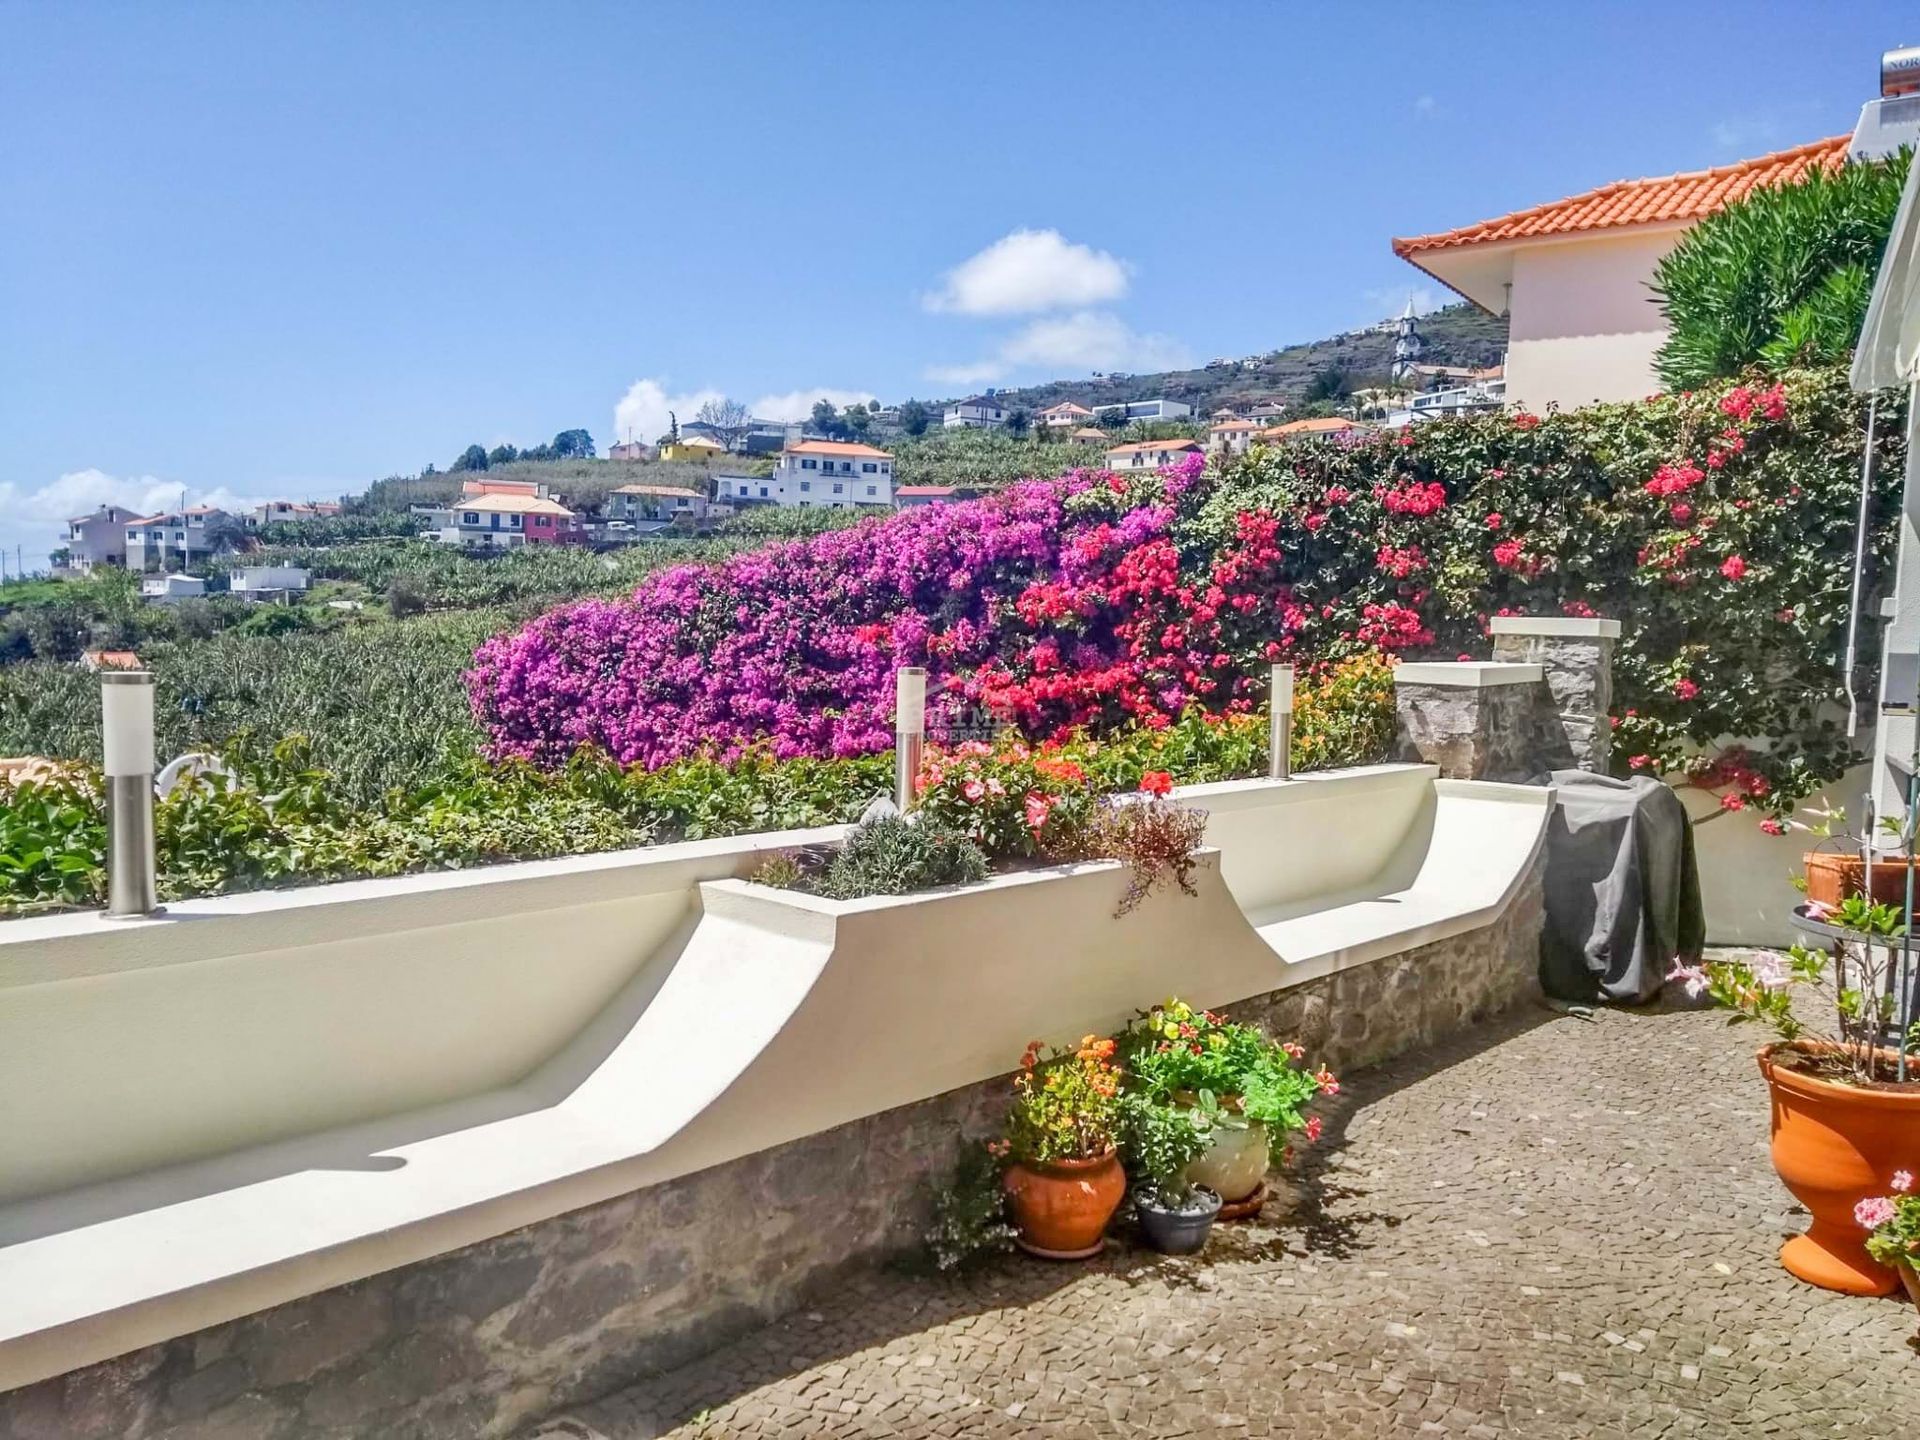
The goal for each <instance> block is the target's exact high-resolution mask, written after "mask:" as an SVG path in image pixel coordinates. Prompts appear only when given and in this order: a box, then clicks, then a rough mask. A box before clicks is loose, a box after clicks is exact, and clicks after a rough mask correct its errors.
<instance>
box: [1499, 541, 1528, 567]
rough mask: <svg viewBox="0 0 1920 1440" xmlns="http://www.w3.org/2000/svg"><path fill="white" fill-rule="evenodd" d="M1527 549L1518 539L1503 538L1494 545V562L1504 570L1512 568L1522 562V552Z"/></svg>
mask: <svg viewBox="0 0 1920 1440" xmlns="http://www.w3.org/2000/svg"><path fill="white" fill-rule="evenodd" d="M1524 549H1525V547H1524V546H1522V545H1521V543H1520V542H1519V541H1518V540H1502V541H1501V542H1500V543H1499V544H1498V545H1496V546H1494V547H1493V563H1494V564H1496V565H1498V566H1499V567H1500V568H1501V569H1502V570H1511V569H1513V568H1514V566H1516V565H1518V564H1519V563H1520V555H1521V552H1522V551H1523V550H1524Z"/></svg>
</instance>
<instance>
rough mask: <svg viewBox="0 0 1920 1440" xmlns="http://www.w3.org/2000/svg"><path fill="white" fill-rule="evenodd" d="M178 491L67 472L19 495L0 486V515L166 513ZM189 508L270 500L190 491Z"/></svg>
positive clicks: (102, 474) (139, 480) (153, 482)
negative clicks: (108, 508)
mask: <svg viewBox="0 0 1920 1440" xmlns="http://www.w3.org/2000/svg"><path fill="white" fill-rule="evenodd" d="M181 490H182V487H181V486H180V485H178V484H176V483H175V482H173V481H171V480H161V479H159V478H158V477H157V476H153V475H109V474H108V473H107V472H106V471H104V470H94V469H87V470H69V471H68V472H67V473H66V474H64V475H62V476H61V477H60V478H59V479H58V480H54V481H50V482H49V483H47V484H45V485H42V486H40V487H39V488H38V489H35V490H25V489H22V488H21V487H20V486H18V485H13V484H4V485H0V513H5V514H6V515H7V516H9V517H10V518H13V519H17V520H26V521H31V522H36V523H38V524H43V525H49V524H50V525H59V524H62V523H63V522H65V521H67V520H72V519H77V518H78V517H80V516H82V515H86V514H88V513H90V512H91V511H94V510H98V509H99V508H100V507H101V506H102V505H118V506H120V507H122V508H123V509H127V510H132V511H135V512H136V513H138V514H141V515H151V514H154V513H155V512H157V511H161V510H169V509H172V508H173V507H175V506H177V505H179V504H180V503H181V499H180V497H181ZM185 491H186V503H187V504H189V505H214V506H217V507H219V508H220V509H223V510H245V509H251V508H252V507H253V506H255V505H258V504H259V503H261V501H262V500H263V499H267V498H273V497H266V496H260V497H251V496H243V495H238V494H235V493H234V492H233V491H232V490H230V489H228V488H227V487H225V486H224V485H223V486H219V487H216V488H215V489H212V490H196V489H195V488H193V487H192V486H191V485H189V486H186V487H185Z"/></svg>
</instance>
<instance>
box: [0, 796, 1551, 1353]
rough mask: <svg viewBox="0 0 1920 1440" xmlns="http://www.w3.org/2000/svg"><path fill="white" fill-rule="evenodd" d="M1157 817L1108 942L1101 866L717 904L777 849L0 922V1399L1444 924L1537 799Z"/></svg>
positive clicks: (1325, 969)
mask: <svg viewBox="0 0 1920 1440" xmlns="http://www.w3.org/2000/svg"><path fill="white" fill-rule="evenodd" d="M1182 798H1184V799H1190V800H1192V801H1194V802H1196V803H1198V804H1201V805H1204V806H1206V807H1207V808H1208V809H1209V811H1210V816H1211V818H1210V822H1209V832H1208V841H1209V843H1210V844H1211V845H1214V846H1217V847H1218V850H1217V852H1215V851H1211V850H1210V851H1208V852H1206V853H1203V855H1202V856H1201V857H1199V861H1198V865H1197V869H1196V887H1197V889H1198V891H1199V893H1198V895H1197V896H1195V897H1192V898H1189V897H1185V896H1181V895H1178V894H1167V895H1162V896H1158V897H1155V898H1154V899H1152V900H1150V901H1148V903H1147V904H1145V905H1143V906H1142V907H1140V909H1139V910H1138V911H1137V912H1135V913H1134V914H1132V915H1130V916H1128V917H1126V918H1124V919H1117V918H1115V915H1114V910H1115V907H1116V905H1117V903H1118V901H1119V899H1120V897H1121V895H1122V894H1123V892H1124V890H1125V886H1126V876H1125V875H1124V873H1123V872H1122V870H1121V868H1120V867H1119V866H1117V865H1114V864H1112V863H1111V862H1105V863H1100V864H1093V865H1083V866H1074V867H1066V868H1063V869H1056V870H1042V871H1033V872H1026V873H1021V874H1014V875H1006V876H999V877H995V878H993V879H991V880H989V881H987V882H984V883H982V884H980V885H976V886H967V887H960V888H957V889H954V890H951V891H942V892H935V893H932V894H928V895H919V896H908V897H901V898H898V899H886V900H869V901H859V902H851V903H840V902H830V901H824V900H819V899H817V898H813V897H809V896H805V895H797V894H792V893H788V892H781V891H772V890H766V889H764V888H762V887H759V886H755V885H750V884H747V883H745V882H743V881H741V880H739V879H737V878H730V877H737V876H739V875H742V874H744V873H747V872H748V871H750V870H751V869H752V868H753V866H754V865H755V864H756V863H757V862H758V859H759V858H760V856H761V855H762V854H764V852H766V851H767V850H769V849H775V848H779V847H781V846H783V845H792V844H795V843H802V842H811V841H817V840H819V839H822V838H825V837H826V836H827V835H830V834H831V833H832V832H805V833H790V834H787V835H764V836H757V837H752V838H751V839H748V840H741V841H727V842H711V843H706V844H702V845H692V846H673V847H662V848H660V849H658V850H653V851H634V852H626V853H624V854H620V855H613V856H595V857H587V858H582V859H576V860H567V861H556V862H543V863H541V864H538V865H521V866H513V867H506V868H503V869H500V870H493V871H481V872H470V873H467V874H464V875H453V876H447V875H440V876H424V877H414V878H411V879H407V880H399V881H381V882H364V883H360V884H355V885H347V886H337V887H327V888H324V889H316V890H306V891H287V892H276V893H268V894H258V895H249V896H239V897H228V898H225V899H219V900H209V901H200V902H194V903H193V904H191V905H185V906H181V907H179V908H178V909H177V910H176V911H175V913H174V914H172V915H170V916H168V917H166V918H164V919H160V920H155V921H149V922H143V923H139V924H135V925H130V926H124V927H121V926H109V925H107V924H106V923H105V922H102V921H100V920H98V919H97V918H96V917H93V916H60V917H49V918H47V919H44V920H37V921H27V922H16V923H15V924H13V925H8V926H0V1015H4V1016H7V1017H8V1019H7V1021H6V1022H5V1023H6V1024H8V1025H9V1027H10V1028H7V1029H5V1030H0V1133H5V1134H6V1136H7V1138H8V1141H9V1165H8V1167H7V1183H8V1185H9V1192H10V1194H11V1196H12V1197H13V1202H12V1203H11V1204H8V1205H4V1206H0V1387H5V1386H10V1385H15V1384H21V1383H25V1382H27V1381H30V1380H33V1379H37V1378H41V1377H43V1376H45V1375H49V1374H54V1373H59V1372H60V1371H62V1370H66V1369H71V1368H74V1367H75V1366H77V1365H81V1364H85V1363H88V1362H90V1361H92V1360H96V1359H101V1358H105V1357H107V1356H109V1355H113V1354H118V1353H122V1352H124V1351H126V1350H129V1349H132V1348H135V1347H137V1346H139V1345H144V1344H148V1343H152V1342H153V1341H155V1340H158V1339H163V1338H166V1337H168V1336H171V1335H177V1334H183V1333H186V1332H188V1331H190V1330H194V1329H197V1328H200V1327H202V1326H204V1325H208V1324H212V1323H215V1322H217V1321H219V1320H223V1319H228V1318H232V1317H233V1316H236V1315H240V1314H244V1313H247V1312H249V1311H253V1310H258V1309H261V1308H264V1307H266V1306H268V1305H272V1304H276V1303H279V1302H281V1301H284V1300H287V1299H291V1298H294V1297H295V1296H298V1295H301V1294H307V1293H311V1292H313V1291H315V1290H319V1289H324V1288H327V1287H329V1286H333V1285H338V1284H342V1283H345V1282H346V1281H349V1280H353V1279H357V1278H360V1277H361V1276H364V1275H367V1274H370V1273H373V1272H375V1271H378V1270H384V1269H389V1268H392V1267H393V1266H396V1265H400V1264H405V1263H408V1262H410V1261H414V1260H419V1259H424V1258H427V1257H429V1256H431V1255H434V1254H438V1253H442V1252H444V1251H447V1250H450V1249H453V1248H456V1247H458V1246H461V1245H465V1244H469V1243H472V1242H473V1241H476V1240H480V1239H484V1238H486V1237H488V1236H491V1235H497V1234H500V1233H503V1232H505V1231H507V1230H511V1229H515V1228H518V1227H519V1226H522V1225H526V1224H530V1223H533V1222H535V1221H538V1220H541V1219H545V1218H548V1217H550V1216H552V1215H555V1214H559V1213H562V1212H563V1211H567V1210H572V1209H577V1208H579V1207H581V1206H585V1205H589V1204H593V1203H595V1202H597V1201H599V1200H603V1199H607V1198H609V1197H611V1196H614V1195H618V1194H622V1193H625V1192H627V1191H631V1190H634V1189H637V1188H640V1187H642V1186H646V1185H651V1184H656V1183H659V1182H661V1181H663V1180H668V1179H672V1178H675V1177H677V1176H680V1175H685V1174H689V1173H691V1172H693V1171H695V1170H699V1169H703V1168H706V1167H708V1166H711V1165H714V1164H717V1163H720V1162H722V1161H725V1160H729V1159H732V1158H735V1157H738V1156H740V1155H743V1154H748V1153H752V1152H755V1151H758V1150H763V1149H766V1148H769V1147H771V1146H774V1145H778V1144H781V1143H783V1142H785V1141H787V1140H791V1139H796V1138H799V1137H801V1136H804V1135H809V1134H814V1133H817V1132H819V1131H821V1130H825V1129H828V1128H831V1127H833V1126H836V1125H840V1124H844V1123H846V1122H847V1121H849V1120H853V1119H857V1118H859V1117H861V1116H864V1115H868V1114H873V1113H876V1112H879V1111H882V1110H886V1109H890V1108H892V1107H894V1106H898V1105H902V1104H906V1103H909V1102H912V1101H915V1100H920V1099H924V1098H928V1097H931V1096H933V1095H936V1094H940V1093H943V1092H945V1091H947V1090H950V1089H952V1088H954V1087H956V1086H960V1085H965V1084H968V1083H972V1082H976V1081H980V1080H984V1079H988V1078H991V1077H992V1076H995V1075H998V1074H1002V1073H1004V1072H1005V1070H1006V1069H1007V1068H1008V1066H1009V1065H1010V1064H1011V1063H1012V1060H1013V1059H1014V1057H1016V1056H1017V1055H1018V1054H1019V1051H1020V1049H1021V1048H1022V1046H1023V1045H1024V1044H1025V1042H1026V1041H1027V1040H1028V1039H1031V1038H1036V1037H1043V1038H1073V1037H1075V1036H1077V1035H1078V1034H1080V1033H1082V1032H1084V1031H1087V1030H1103V1029H1108V1028H1112V1027H1114V1026H1117V1025H1118V1024H1120V1023H1121V1022H1123V1021H1124V1020H1125V1019H1126V1018H1127V1017H1128V1015H1130V1014H1131V1013H1132V1012H1133V1011H1134V1010H1135V1009H1136V1008H1138V1007H1140V1006H1142V1005H1146V1004H1149V1003H1151V1002H1153V1001H1155V1000H1157V999H1160V998H1162V997H1164V996H1165V995H1168V994H1172V993H1179V994H1182V995H1185V996H1187V997H1189V998H1191V999H1193V1000H1195V1001H1197V1002H1199V1003H1202V1004H1208V1005H1219V1004H1226V1003H1229V1002H1232V1001H1234V1000H1238V999H1243V998H1246V997H1248V996H1251V995H1256V994H1262V993H1267V992H1271V991H1274V990H1279V989H1284V988H1286V987H1287V986H1289V985H1291V984H1295V983H1300V982H1302V981H1305V980H1308V979H1314V978H1318V977H1320V976H1323V975H1325V974H1327V973H1329V972H1330V971H1333V970H1338V969H1341V968H1344V967H1347V966H1351V965H1358V964H1364V963H1367V962H1368V961H1370V960H1371V959H1374V958H1377V957H1379V956H1381V955H1384V954H1389V953H1396V952H1400V951H1404V950H1408V949H1412V948H1414V947H1416V946H1418V945H1422V944H1425V943H1427V942H1429V941H1431V940H1435V939H1440V938H1445V937H1446V936H1448V935H1452V934H1457V933H1462V932H1464V931H1466V930H1470V929H1473V928H1476V927H1478V926H1480V925H1483V924H1486V923H1489V922H1490V921H1491V920H1492V919H1493V918H1496V917H1497V915H1498V914H1499V913H1500V910H1501V908H1502V907H1503V906H1504V905H1505V904H1506V903H1507V901H1508V900H1509V899H1510V898H1511V896H1512V894H1513V893H1514V892H1515V891H1516V890H1517V888H1518V887H1519V885H1520V884H1521V883H1522V882H1523V880H1524V879H1525V877H1526V876H1527V875H1528V874H1529V873H1530V872H1531V870H1532V867H1533V864H1534V861H1535V857H1536V856H1537V854H1538V851H1539V846H1540V844H1541V841H1542V837H1543V836H1544V833H1545V828H1546V817H1547V813H1548V807H1549V804H1550V792H1548V791H1545V790H1535V789H1527V788H1525V787H1517V786H1503V785H1475V784H1466V783H1462V782H1448V781H1439V782H1436V780H1435V779H1434V771H1433V769H1432V768H1431V767H1428V766H1420V765H1409V766H1384V767H1375V768H1372V769H1369V770H1360V771H1351V772H1336V773H1330V774H1323V775H1315V776H1310V777H1307V778H1304V779H1302V780H1298V781H1289V782H1273V781H1247V782H1236V783H1234V784H1231V785H1223V786H1207V787H1199V788H1196V789H1194V790H1190V791H1186V792H1182ZM15 1014H18V1015H19V1016H21V1017H27V1018H23V1019H20V1020H18V1021H15V1020H14V1019H13V1018H12V1017H13V1016H14V1015H15ZM35 1020H37V1024H38V1026H40V1027H45V1028H48V1029H50V1030H51V1031H52V1032H53V1033H52V1034H51V1035H42V1034H40V1033H39V1031H38V1029H37V1028H36V1024H35V1023H30V1021H35ZM29 1070H31V1071H32V1072H33V1073H31V1074H30V1073H29ZM89 1181H91V1182H94V1183H88V1182H89Z"/></svg>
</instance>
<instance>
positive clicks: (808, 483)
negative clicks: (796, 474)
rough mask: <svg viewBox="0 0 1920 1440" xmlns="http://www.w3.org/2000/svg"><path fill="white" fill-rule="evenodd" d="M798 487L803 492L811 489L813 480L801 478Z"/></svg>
mask: <svg viewBox="0 0 1920 1440" xmlns="http://www.w3.org/2000/svg"><path fill="white" fill-rule="evenodd" d="M800 489H801V491H802V493H805V492H806V491H808V490H811V489H813V482H812V481H811V480H802V481H801V482H800Z"/></svg>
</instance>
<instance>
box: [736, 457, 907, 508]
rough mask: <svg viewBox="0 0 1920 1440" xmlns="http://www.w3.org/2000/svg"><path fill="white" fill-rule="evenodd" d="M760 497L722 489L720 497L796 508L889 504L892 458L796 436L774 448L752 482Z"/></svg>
mask: <svg viewBox="0 0 1920 1440" xmlns="http://www.w3.org/2000/svg"><path fill="white" fill-rule="evenodd" d="M753 485H754V488H755V489H756V490H759V489H765V490H768V491H770V492H771V493H770V494H766V495H752V496H741V495H733V494H728V493H722V495H721V496H720V498H721V499H723V500H729V499H745V500H749V501H759V500H765V501H771V502H772V503H774V504H776V505H793V506H796V507H800V508H818V507H821V506H825V507H828V508H832V509H844V508H846V507H847V506H850V505H885V506H889V507H891V506H892V504H893V456H892V455H891V454H890V453H889V452H887V451H885V450H880V449H876V448H875V447H874V446H872V445H861V444H858V443H856V442H854V441H850V440H799V441H795V442H794V443H793V444H791V445H789V446H787V448H786V449H784V450H782V451H781V452H780V459H779V461H778V462H777V463H776V464H775V465H774V467H773V474H772V475H770V476H768V477H766V478H765V479H763V480H756V481H754V482H753Z"/></svg>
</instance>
